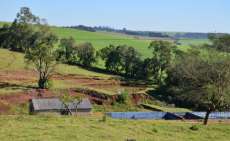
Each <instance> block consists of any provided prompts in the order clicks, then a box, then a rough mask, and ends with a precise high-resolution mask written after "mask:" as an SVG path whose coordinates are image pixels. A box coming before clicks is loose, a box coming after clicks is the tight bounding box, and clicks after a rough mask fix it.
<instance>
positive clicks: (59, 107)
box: [29, 98, 92, 115]
mask: <svg viewBox="0 0 230 141" xmlns="http://www.w3.org/2000/svg"><path fill="white" fill-rule="evenodd" d="M91 110H92V105H91V103H90V101H89V99H88V98H85V99H82V100H80V101H73V102H69V103H64V102H62V101H61V100H60V99H58V98H44V99H31V100H30V101H29V113H30V114H47V113H52V114H62V115H69V114H70V115H89V114H90V112H91Z"/></svg>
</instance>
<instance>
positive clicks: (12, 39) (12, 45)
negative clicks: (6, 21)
mask: <svg viewBox="0 0 230 141" xmlns="http://www.w3.org/2000/svg"><path fill="white" fill-rule="evenodd" d="M34 24H40V19H39V18H38V17H36V16H35V15H33V14H32V12H31V11H30V9H29V8H27V7H22V8H21V9H20V12H19V13H17V16H16V18H15V20H14V21H13V23H12V24H11V26H10V27H8V28H7V29H6V26H5V29H6V30H5V34H4V43H3V44H4V46H5V47H6V48H9V49H10V50H13V51H20V52H23V51H25V48H27V47H29V39H30V37H31V36H32V34H33V28H32V26H33V25H34Z"/></svg>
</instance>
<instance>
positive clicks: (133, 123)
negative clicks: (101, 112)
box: [0, 116, 230, 141]
mask: <svg viewBox="0 0 230 141" xmlns="http://www.w3.org/2000/svg"><path fill="white" fill-rule="evenodd" d="M0 124H1V129H0V138H1V140H2V141H8V140H14V141H19V140H46V141H53V140H55V141H59V140H60V141H62V140H66V139H68V140H70V141H72V140H73V141H75V140H81V141H95V140H100V141H108V140H110V141H118V140H121V141H125V140H136V141H146V140H155V141H171V140H177V141H184V140H189V141H197V140H199V141H210V140H221V141H228V140H229V137H230V136H229V131H230V126H229V125H228V124H226V123H221V122H219V123H218V122H217V123H212V124H210V125H209V126H201V125H200V124H201V123H199V122H198V123H194V122H181V121H153V120H115V119H110V118H106V120H105V121H104V122H103V117H102V116H97V117H82V118H81V117H78V118H76V117H57V116H55V117H52V116H1V117H0ZM194 124H196V126H194Z"/></svg>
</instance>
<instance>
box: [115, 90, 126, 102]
mask: <svg viewBox="0 0 230 141" xmlns="http://www.w3.org/2000/svg"><path fill="white" fill-rule="evenodd" d="M128 98H129V94H128V92H127V91H124V92H122V93H121V94H119V95H118V96H117V100H116V101H117V102H118V103H120V104H127V102H128Z"/></svg>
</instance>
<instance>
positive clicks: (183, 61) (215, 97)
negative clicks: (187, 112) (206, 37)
mask: <svg viewBox="0 0 230 141" xmlns="http://www.w3.org/2000/svg"><path fill="white" fill-rule="evenodd" d="M210 41H211V42H212V43H211V45H204V46H203V49H204V48H206V49H205V51H206V52H207V53H202V51H204V50H202V49H191V50H189V51H187V52H180V54H177V57H176V61H175V63H174V64H173V65H172V66H171V67H170V69H169V71H168V76H169V77H168V78H167V83H166V89H167V91H168V94H169V96H170V97H171V98H172V99H171V100H172V101H173V102H174V103H176V104H178V105H183V106H185V105H187V106H189V107H192V108H193V109H194V110H206V116H205V120H204V124H207V122H208V118H209V114H210V113H211V112H213V111H220V110H229V108H230V55H229V52H230V50H229V49H230V36H229V35H224V36H216V35H215V36H211V37H210Z"/></svg>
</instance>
